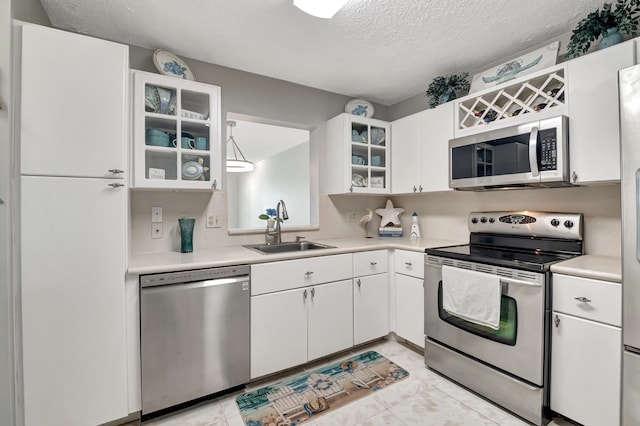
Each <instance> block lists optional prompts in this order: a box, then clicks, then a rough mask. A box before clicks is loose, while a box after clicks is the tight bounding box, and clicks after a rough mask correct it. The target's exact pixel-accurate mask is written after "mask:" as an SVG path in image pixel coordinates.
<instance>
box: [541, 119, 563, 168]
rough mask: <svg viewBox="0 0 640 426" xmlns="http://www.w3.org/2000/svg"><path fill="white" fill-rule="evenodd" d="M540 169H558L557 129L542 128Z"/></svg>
mask: <svg viewBox="0 0 640 426" xmlns="http://www.w3.org/2000/svg"><path fill="white" fill-rule="evenodd" d="M538 168H539V170H540V171H545V170H556V169H557V168H558V147H557V142H556V130H555V129H545V130H540V164H539V165H538Z"/></svg>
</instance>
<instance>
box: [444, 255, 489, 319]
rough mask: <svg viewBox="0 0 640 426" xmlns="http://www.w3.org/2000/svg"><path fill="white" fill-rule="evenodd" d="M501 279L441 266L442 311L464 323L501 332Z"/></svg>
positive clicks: (481, 273)
mask: <svg viewBox="0 0 640 426" xmlns="http://www.w3.org/2000/svg"><path fill="white" fill-rule="evenodd" d="M501 292H502V291H501V285H500V277H499V276H497V275H492V274H485V273H483V272H476V271H469V270H466V269H460V268H454V267H451V266H446V265H442V307H443V309H444V310H446V311H447V312H449V313H450V314H452V315H455V316H457V317H460V318H462V319H464V320H467V321H470V322H473V323H476V324H480V325H484V326H487V327H491V328H492V329H494V330H497V329H499V328H500V299H501V297H502V296H501Z"/></svg>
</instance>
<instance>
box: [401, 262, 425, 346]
mask: <svg viewBox="0 0 640 426" xmlns="http://www.w3.org/2000/svg"><path fill="white" fill-rule="evenodd" d="M394 259H395V262H394V263H395V316H396V321H395V330H394V331H395V332H396V334H397V335H398V336H400V337H402V338H404V339H407V340H408V341H410V342H411V343H413V344H415V345H417V346H419V347H421V348H424V254H423V253H418V252H412V251H407V250H396V251H395V253H394Z"/></svg>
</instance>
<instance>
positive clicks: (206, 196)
mask: <svg viewBox="0 0 640 426" xmlns="http://www.w3.org/2000/svg"><path fill="white" fill-rule="evenodd" d="M387 199H391V200H392V201H393V203H394V206H395V207H401V208H404V209H405V213H403V214H402V215H401V216H400V219H401V222H402V225H403V229H404V232H405V235H408V233H409V229H410V221H411V214H412V213H413V212H414V211H415V212H416V213H418V217H419V219H420V229H421V232H422V236H423V238H429V239H445V240H452V241H458V242H467V241H468V235H469V231H468V229H467V217H468V214H469V213H470V212H472V211H496V210H532V211H536V210H537V211H557V212H573V213H583V214H584V216H585V230H584V235H585V252H586V253H588V254H594V255H602V256H620V237H621V229H620V223H621V222H620V186H619V185H606V186H596V187H576V188H556V189H531V190H513V191H494V192H458V191H455V192H453V191H452V192H443V193H430V194H410V195H401V196H389V197H385V196H371V195H353V194H348V195H332V196H328V195H324V194H322V195H320V199H319V213H320V214H319V217H320V229H319V230H315V231H298V232H290V231H287V223H286V222H285V223H284V224H283V241H292V240H294V239H295V236H296V235H303V236H305V237H307V238H308V239H311V240H313V239H325V238H341V237H364V228H363V227H362V225H360V224H359V223H358V222H357V221H356V222H349V221H348V220H347V213H348V212H355V213H356V216H357V218H358V219H359V218H360V217H361V216H362V215H364V214H365V209H366V208H370V209H372V210H375V209H376V208H384V206H385V203H386V200H387ZM285 201H286V200H285ZM151 207H162V208H163V238H161V239H152V238H151ZM207 213H210V214H217V215H219V216H220V217H221V218H222V227H221V228H206V227H205V218H206V214H207ZM294 214H295V212H294V211H291V210H289V215H290V216H291V215H294ZM180 217H194V218H196V226H195V231H194V250H198V249H205V248H214V247H225V246H235V245H242V244H252V243H259V242H263V241H264V236H263V234H253V235H229V234H228V232H227V223H228V220H227V201H226V193H225V192H221V191H216V192H215V193H214V194H213V195H212V194H210V193H198V192H162V191H132V192H131V252H132V253H144V252H164V251H179V249H180V242H179V241H180V240H179V236H178V233H177V225H178V218H180ZM379 224H380V216H378V215H377V214H374V219H373V222H372V223H371V224H370V225H369V229H370V231H371V232H372V233H374V234H375V233H376V229H377V227H378V226H379Z"/></svg>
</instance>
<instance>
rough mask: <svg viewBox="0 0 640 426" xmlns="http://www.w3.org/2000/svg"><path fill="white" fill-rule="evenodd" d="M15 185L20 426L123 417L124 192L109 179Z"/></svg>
mask: <svg viewBox="0 0 640 426" xmlns="http://www.w3.org/2000/svg"><path fill="white" fill-rule="evenodd" d="M20 182H21V210H22V214H21V252H20V254H21V290H22V304H21V306H22V352H23V359H22V363H23V372H24V373H23V374H24V407H25V424H26V425H27V426H31V425H33V426H40V425H70V426H71V425H78V426H83V425H96V424H102V423H106V422H108V421H111V420H115V419H119V418H123V417H126V416H127V415H128V414H129V411H128V400H127V399H128V394H127V354H126V341H127V336H126V325H125V318H126V308H125V282H124V279H125V270H126V266H125V256H126V245H125V235H126V233H125V223H126V222H125V211H126V209H125V200H126V191H125V190H124V189H123V188H111V187H109V186H108V185H107V184H108V183H109V182H110V180H108V179H89V178H85V179H78V178H55V177H36V176H23V177H22V178H21V181H20ZM43 210H44V211H43Z"/></svg>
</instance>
